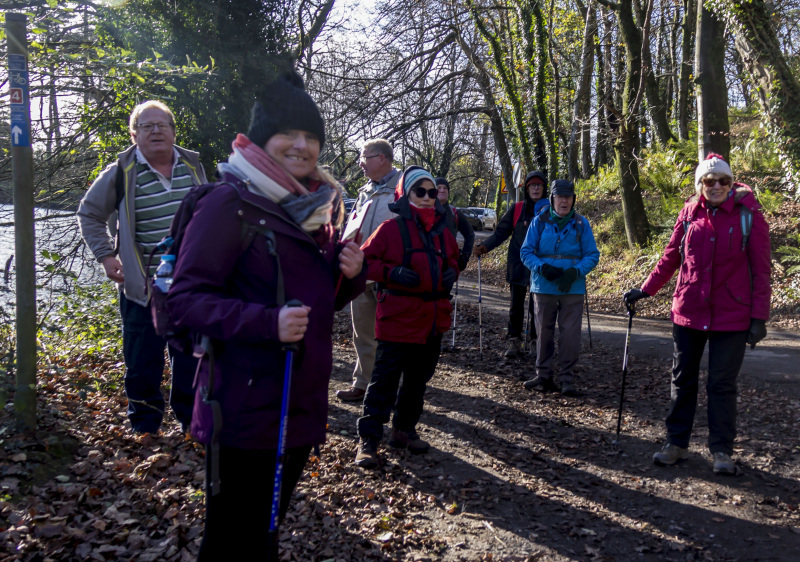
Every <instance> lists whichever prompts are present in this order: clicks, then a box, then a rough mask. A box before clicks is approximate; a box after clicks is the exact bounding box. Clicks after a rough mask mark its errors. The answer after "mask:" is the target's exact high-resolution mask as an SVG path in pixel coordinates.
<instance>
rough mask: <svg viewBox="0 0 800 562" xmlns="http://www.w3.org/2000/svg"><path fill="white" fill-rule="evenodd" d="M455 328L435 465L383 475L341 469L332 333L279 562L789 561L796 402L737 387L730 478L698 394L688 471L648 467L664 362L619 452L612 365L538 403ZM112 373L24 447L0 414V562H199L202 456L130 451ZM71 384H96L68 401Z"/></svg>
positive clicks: (655, 441)
mask: <svg viewBox="0 0 800 562" xmlns="http://www.w3.org/2000/svg"><path fill="white" fill-rule="evenodd" d="M458 310H459V323H458V326H459V329H458V332H457V338H456V346H457V347H456V350H455V351H448V352H445V353H443V354H442V357H441V360H440V363H439V368H438V369H437V373H436V375H435V376H434V378H433V380H432V381H431V384H430V386H429V390H428V393H427V394H426V404H425V412H424V413H423V415H422V419H421V422H420V426H419V430H420V434H421V436H422V437H423V438H424V439H426V440H427V441H429V442H431V444H432V446H433V447H432V450H431V452H430V453H429V454H427V455H418V456H414V455H410V454H408V453H407V452H406V451H396V450H393V449H390V448H388V447H387V446H385V444H383V445H382V446H381V448H380V453H381V456H382V459H383V460H382V464H381V465H380V467H379V468H378V469H377V470H365V469H361V468H359V467H356V466H354V465H353V463H352V461H353V459H354V457H355V453H356V445H357V435H356V429H355V427H356V419H357V418H358V416H359V414H360V408H359V407H357V406H355V405H352V404H344V403H341V402H339V401H338V400H336V398H335V395H334V392H335V390H337V389H339V388H343V387H345V386H346V385H347V384H349V381H350V375H351V372H352V367H353V363H354V353H353V350H352V341H351V329H350V320H349V315H348V314H347V313H346V312H343V313H340V314H339V315H337V318H336V323H335V328H334V333H333V345H334V372H333V377H332V383H331V387H330V415H329V427H328V440H327V442H326V443H325V444H324V445H323V446H322V447H321V452H320V455H319V456H314V455H312V457H311V459H310V460H309V463H308V465H307V468H306V471H305V473H304V476H303V479H302V480H301V482H300V484H299V485H298V488H297V491H296V493H295V497H294V500H293V503H292V507H291V509H290V511H289V514H288V515H287V519H286V521H285V523H284V525H283V526H282V527H281V552H282V559H283V560H298V561H300V560H302V561H306V560H314V561H322V560H325V561H349V560H359V561H360V560H414V561H426V560H430V561H433V560H495V561H500V560H503V561H523V560H524V561H527V560H553V561H560V560H576V559H586V560H600V561H605V560H629V559H632V558H637V559H645V560H676V561H677V560H681V561H684V560H748V559H764V558H771V559H791V557H792V556H793V554H792V553H796V552H798V551H800V509H799V508H798V506H800V423H799V422H800V419H798V418H799V417H800V408H798V406H800V393H798V389H797V388H796V387H794V386H791V385H790V384H787V383H782V384H781V383H767V382H763V381H758V380H754V379H752V378H749V377H748V376H747V374H746V373H743V374H742V376H741V377H740V396H739V422H738V425H739V438H738V440H737V445H736V451H735V457H737V458H738V463H739V465H740V467H741V468H742V469H743V475H742V476H740V477H735V478H720V477H716V476H714V475H713V474H712V472H711V470H710V461H709V460H708V458H707V455H706V453H705V450H704V449H705V448H704V446H703V443H705V440H706V438H707V433H708V428H707V424H706V422H705V417H706V414H705V408H706V404H705V397H704V393H703V392H701V399H700V403H699V404H698V412H697V418H696V428H695V435H694V436H693V441H692V445H691V448H690V451H691V453H692V455H691V458H690V459H689V461H687V462H686V463H683V464H681V465H678V466H676V467H657V466H654V465H652V463H651V457H652V453H653V452H654V451H655V450H657V449H658V448H659V446H660V443H661V441H662V439H663V418H664V416H665V414H666V411H667V407H668V398H669V365H668V364H665V363H664V361H663V360H662V359H659V358H658V357H657V356H655V355H653V356H648V355H639V356H632V357H631V358H630V367H629V373H628V377H627V385H626V389H625V396H626V401H625V405H624V412H623V423H622V435H621V438H620V441H619V445H618V446H615V445H614V444H613V443H612V442H613V441H614V439H615V438H616V421H617V407H618V403H619V384H620V378H621V373H620V365H621V354H622V349H621V348H620V349H617V348H610V347H607V346H604V345H601V344H598V343H595V344H594V347H593V349H591V350H590V349H589V348H588V345H584V347H583V349H582V352H581V361H580V365H579V366H578V370H577V372H576V381H575V382H576V386H578V389H579V390H580V391H581V394H580V396H578V397H577V398H562V397H561V396H560V395H558V394H544V395H543V394H538V393H532V392H530V391H528V390H526V389H524V388H523V387H522V384H521V383H522V381H524V380H526V379H527V378H530V377H531V376H532V372H533V366H532V364H530V362H529V361H530V360H528V359H527V358H526V359H525V360H522V359H518V360H505V359H504V358H503V357H502V351H503V349H504V345H503V343H504V342H503V340H502V337H503V331H504V325H505V321H506V319H505V314H504V313H501V312H500V311H496V310H489V309H484V311H483V324H484V334H483V341H484V346H485V349H484V354H483V360H481V359H480V357H479V353H478V349H477V345H478V311H477V307H476V306H475V305H474V304H471V303H466V302H460V303H459V309H458ZM621 321H622V320H621ZM584 339H585V338H584ZM449 342H450V339H449V337H448V338H446V343H449ZM584 343H585V342H584ZM112 365H113V364H112V363H109V364H108V365H104V364H102V363H93V364H91V365H89V364H88V363H87V364H86V365H81V364H80V360H77V361H76V364H73V365H62V366H61V368H60V369H51V370H49V371H47V373H48V374H46V375H44V376H43V377H42V380H41V381H40V388H39V429H38V431H37V432H36V435H35V436H26V435H22V434H18V433H15V432H14V429H13V427H14V426H13V409H12V407H11V406H10V405H7V406H6V407H5V408H4V409H3V410H2V411H0V440H2V442H0V560H143V561H146V560H170V561H173V560H175V561H183V560H194V559H195V557H196V554H197V550H198V547H199V544H200V540H201V538H202V522H203V513H204V486H203V483H204V478H205V471H204V469H205V464H204V456H203V448H202V446H200V445H199V444H198V443H196V442H195V441H193V440H192V439H191V438H189V437H185V436H183V435H182V434H181V433H180V431H179V429H178V424H177V422H175V421H174V420H173V421H169V422H168V423H165V426H164V428H163V429H162V432H161V433H159V434H158V435H145V436H134V435H132V434H131V433H130V431H129V430H128V429H127V428H126V419H125V399H124V395H123V394H122V393H121V391H120V390H114V388H115V387H117V388H118V387H119V385H118V384H117V385H115V384H113V381H112V380H111V379H113V377H114V376H117V377H118V375H113V374H112V372H113V369H112V368H111V367H112ZM67 369H74V370H75V371H74V372H80V373H83V376H84V377H86V376H90V377H95V378H97V379H103V380H105V381H106V383H107V384H99V385H95V386H88V387H87V386H82V387H80V389H79V388H78V387H77V386H76V385H75V380H76V377H75V376H66V375H65V374H64V373H66V372H67ZM74 372H73V374H74ZM117 382H118V380H117ZM6 385H7V386H9V387H10V386H11V385H10V381H6ZM10 390H11V389H10ZM10 394H11V395H12V396H13V393H12V392H10ZM264 477H265V478H271V477H272V476H271V475H264ZM265 509H268V506H265Z"/></svg>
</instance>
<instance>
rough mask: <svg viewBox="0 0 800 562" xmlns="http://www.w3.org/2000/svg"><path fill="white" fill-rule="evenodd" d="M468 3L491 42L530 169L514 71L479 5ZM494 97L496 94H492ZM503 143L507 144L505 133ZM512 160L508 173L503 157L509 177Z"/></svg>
mask: <svg viewBox="0 0 800 562" xmlns="http://www.w3.org/2000/svg"><path fill="white" fill-rule="evenodd" d="M467 5H468V6H469V9H470V14H471V15H472V20H473V22H474V23H475V27H476V28H477V29H478V32H479V33H480V34H481V36H482V37H483V38H484V39H485V40H486V41H487V43H489V47H490V50H491V53H492V57H493V59H494V63H495V68H496V70H497V73H498V75H499V77H500V82H501V83H502V85H503V91H504V92H505V94H506V97H507V98H508V103H509V104H510V105H511V117H512V122H513V124H514V129H515V130H516V133H517V140H518V141H519V146H520V150H521V151H522V160H523V162H525V166H526V167H527V168H529V169H530V168H532V167H533V157H532V154H531V145H530V142H529V140H528V131H527V126H526V123H525V117H524V115H523V105H522V99H521V98H520V95H519V94H520V92H519V90H518V88H517V87H516V84H514V80H513V74H512V71H511V69H509V68H508V66H507V63H506V53H505V50H504V49H503V47H502V45H501V44H500V41H499V39H498V38H497V36H496V35H495V34H494V33H492V31H490V30H489V28H488V27H487V25H486V22H485V21H484V16H483V14H481V13H480V12H479V11H478V7H477V6H476V5H475V3H474V2H473V1H472V0H467ZM459 41H460V42H461V43H464V42H463V41H461V40H460V39H459ZM463 48H464V45H462V50H463ZM468 56H469V55H468ZM470 62H472V63H473V65H474V64H476V63H475V62H474V61H473V60H472V59H470ZM476 68H477V67H476ZM484 72H485V71H484ZM487 79H488V75H487ZM483 89H484V88H483V86H481V90H483ZM485 96H486V91H484V97H485ZM492 98H494V96H492ZM491 107H494V108H495V111H497V109H496V105H492V106H491ZM498 117H499V112H498ZM501 125H502V124H501ZM492 135H495V126H494V124H493V125H492ZM495 140H497V137H495ZM503 144H505V135H503ZM506 149H507V147H506ZM498 150H499V147H498ZM510 162H511V160H510V158H509V169H508V173H506V166H505V165H502V164H503V161H502V159H501V165H502V168H503V174H505V176H506V177H507V178H511V177H512V174H511V172H512V171H513V167H512V166H511V164H510Z"/></svg>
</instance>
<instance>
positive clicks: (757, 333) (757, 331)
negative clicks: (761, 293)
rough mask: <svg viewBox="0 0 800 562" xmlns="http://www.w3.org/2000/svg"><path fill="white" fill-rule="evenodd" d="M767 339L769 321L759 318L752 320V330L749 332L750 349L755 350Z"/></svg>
mask: <svg viewBox="0 0 800 562" xmlns="http://www.w3.org/2000/svg"><path fill="white" fill-rule="evenodd" d="M765 337H767V321H766V320H759V319H757V318H751V319H750V330H749V331H748V332H747V343H749V344H750V349H755V347H756V344H757V343H758V342H760V341H761V340H763V339H764V338H765Z"/></svg>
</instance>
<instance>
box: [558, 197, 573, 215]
mask: <svg viewBox="0 0 800 562" xmlns="http://www.w3.org/2000/svg"><path fill="white" fill-rule="evenodd" d="M574 200H575V196H573V195H567V196H564V195H553V207H555V211H556V214H557V215H558V216H559V217H564V216H566V215H567V213H569V211H570V209H572V202H573V201H574Z"/></svg>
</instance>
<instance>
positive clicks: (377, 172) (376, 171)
mask: <svg viewBox="0 0 800 562" xmlns="http://www.w3.org/2000/svg"><path fill="white" fill-rule="evenodd" d="M358 165H359V166H361V170H362V171H363V172H364V175H365V176H366V177H368V178H369V179H371V180H372V181H375V182H378V181H381V179H383V176H385V175H386V174H388V173H389V172H384V170H385V169H386V156H384V155H383V154H379V153H377V152H374V151H372V150H367V149H365V150H362V151H361V159H360V160H359V162H358Z"/></svg>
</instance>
